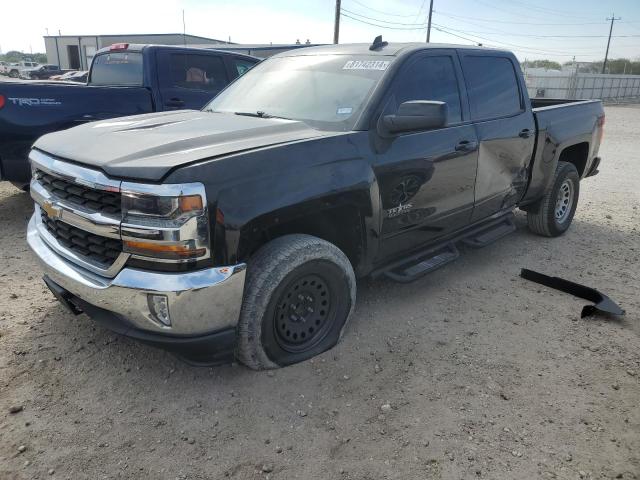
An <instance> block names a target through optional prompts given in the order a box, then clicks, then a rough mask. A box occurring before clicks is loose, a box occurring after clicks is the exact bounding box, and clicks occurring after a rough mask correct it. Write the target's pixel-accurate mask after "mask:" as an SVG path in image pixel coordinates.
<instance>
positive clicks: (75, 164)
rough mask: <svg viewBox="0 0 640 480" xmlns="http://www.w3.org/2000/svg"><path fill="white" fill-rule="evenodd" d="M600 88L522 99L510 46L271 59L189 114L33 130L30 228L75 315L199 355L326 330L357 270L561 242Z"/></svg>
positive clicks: (354, 50) (406, 274)
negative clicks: (521, 217)
mask: <svg viewBox="0 0 640 480" xmlns="http://www.w3.org/2000/svg"><path fill="white" fill-rule="evenodd" d="M603 124H604V113H603V107H602V104H601V102H600V101H593V100H590V101H563V100H544V101H542V102H540V103H538V102H537V101H535V100H534V101H533V102H532V101H530V100H529V98H528V96H527V90H526V88H525V83H524V80H523V77H522V75H521V72H520V68H519V65H518V62H517V60H516V58H515V57H514V56H513V54H511V53H510V52H506V51H501V50H492V49H487V48H474V47H462V46H454V45H437V44H387V43H385V42H382V40H381V39H380V38H378V39H376V41H375V42H374V43H373V44H371V45H338V46H327V47H312V48H307V49H304V51H301V50H298V51H295V52H287V53H282V54H279V55H276V56H274V57H272V58H270V59H268V60H265V61H264V62H262V63H261V64H259V65H258V66H256V67H255V68H253V69H252V70H251V71H249V72H248V73H247V74H245V75H243V76H242V77H240V78H239V79H238V80H237V81H235V82H234V83H232V84H231V85H230V86H229V87H228V88H227V89H225V90H224V91H223V92H221V93H220V94H219V95H218V96H217V97H216V98H215V99H214V100H212V101H211V102H210V103H209V104H208V105H207V106H206V107H205V108H204V109H203V110H201V111H193V110H192V111H179V112H164V113H157V114H149V115H140V116H131V117H125V118H120V119H116V120H110V121H103V122H95V123H90V124H87V125H83V126H79V127H76V128H73V129H69V130H66V131H63V132H57V133H53V134H50V135H46V136H44V137H43V138H41V139H39V140H38V141H37V142H36V144H35V146H34V149H33V150H32V151H31V154H30V158H31V162H32V166H33V179H32V181H31V194H32V196H33V198H34V200H35V202H36V209H35V213H34V215H33V217H32V219H31V221H30V223H29V228H28V242H29V244H30V246H31V248H32V249H33V250H34V251H35V253H36V255H37V257H38V258H39V259H40V260H41V263H42V265H43V267H44V270H45V282H46V283H47V285H48V286H49V287H50V289H51V290H52V292H54V294H55V295H56V296H57V298H58V299H59V300H60V301H61V302H62V303H63V304H64V305H66V306H67V307H69V308H70V309H71V311H73V312H75V313H79V312H84V313H86V314H88V315H89V316H90V317H92V318H94V319H95V320H97V321H99V322H101V323H103V324H104V325H105V326H106V327H108V328H110V329H113V330H116V331H118V332H121V333H123V334H125V335H129V336H131V337H134V338H137V339H139V340H141V341H144V342H147V343H151V344H155V345H158V346H163V347H165V348H168V349H171V350H173V351H175V352H177V353H179V354H180V355H182V356H184V357H186V358H189V359H190V360H191V361H194V362H217V361H223V360H225V359H229V358H230V356H231V355H232V354H233V353H234V352H235V356H236V358H238V359H239V360H240V361H241V362H243V363H244V364H245V365H247V366H249V367H251V368H255V369H263V368H275V367H279V366H284V365H289V364H292V363H295V362H299V361H302V360H304V359H307V358H310V357H312V356H314V355H316V354H318V353H320V352H323V351H325V350H327V349H329V348H331V347H332V346H333V345H335V344H336V342H337V341H338V339H339V338H340V336H341V335H342V332H343V331H344V329H345V325H346V324H347V320H348V318H349V316H350V315H351V312H352V311H353V309H354V306H355V300H356V278H359V277H365V276H374V277H376V276H386V277H388V278H391V279H394V280H397V281H400V282H408V281H412V280H415V279H417V278H419V277H420V276H422V275H424V274H426V273H428V272H430V271H432V270H434V269H435V268H437V267H439V266H442V265H444V264H446V263H448V262H450V261H452V260H454V259H455V258H456V257H457V256H458V249H457V245H459V244H460V243H461V242H462V243H464V244H466V245H469V246H471V247H482V246H484V245H487V244H489V243H491V242H493V241H495V240H497V239H498V238H500V237H502V236H504V235H506V234H508V233H510V232H512V231H514V229H515V225H514V221H513V211H514V209H516V208H520V209H523V210H525V211H526V212H527V218H528V223H529V228H530V229H531V230H532V231H533V232H534V233H537V234H539V235H544V236H549V237H555V236H559V235H561V234H562V233H564V232H565V231H566V230H567V229H568V228H569V226H570V224H571V222H572V219H573V216H574V212H575V210H576V207H577V204H578V192H579V189H580V181H581V180H582V179H584V178H585V177H588V176H590V175H594V174H595V173H597V168H598V164H599V162H600V159H599V157H598V148H599V145H600V141H601V138H602V132H603Z"/></svg>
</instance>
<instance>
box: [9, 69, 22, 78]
mask: <svg viewBox="0 0 640 480" xmlns="http://www.w3.org/2000/svg"><path fill="white" fill-rule="evenodd" d="M19 76H20V74H19V73H18V71H17V70H11V71H10V72H9V78H18V77H19Z"/></svg>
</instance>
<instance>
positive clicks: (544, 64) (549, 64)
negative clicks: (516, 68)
mask: <svg viewBox="0 0 640 480" xmlns="http://www.w3.org/2000/svg"><path fill="white" fill-rule="evenodd" d="M522 66H523V67H525V68H546V69H547V70H562V65H560V64H559V63H558V62H554V61H553V60H527V61H526V62H524V63H523V64H522Z"/></svg>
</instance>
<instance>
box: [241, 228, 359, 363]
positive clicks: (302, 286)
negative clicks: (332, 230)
mask: <svg viewBox="0 0 640 480" xmlns="http://www.w3.org/2000/svg"><path fill="white" fill-rule="evenodd" d="M294 302H295V303H294ZM355 303H356V281H355V274H354V272H353V268H352V266H351V263H349V260H348V259H347V257H346V255H345V254H344V253H342V251H341V250H340V249H338V248H337V247H336V246H335V245H333V244H331V243H329V242H326V241H324V240H321V239H319V238H317V237H313V236H310V235H297V234H296V235H286V236H283V237H279V238H276V239H275V240H272V241H271V242H269V243H267V244H266V245H264V246H263V247H262V248H260V250H258V251H257V252H256V254H255V255H254V256H253V257H252V258H251V259H250V260H249V262H248V266H247V278H246V282H245V288H244V298H243V302H242V310H241V312H240V321H239V322H238V331H237V334H238V345H237V349H236V357H237V358H238V360H239V361H240V362H242V363H243V364H244V365H246V366H247V367H249V368H251V369H254V370H264V369H273V368H279V367H283V366H286V365H291V364H294V363H298V362H302V361H304V360H307V359H309V358H311V357H314V356H316V355H318V354H320V353H322V352H324V351H326V350H328V349H330V348H332V347H333V346H334V345H335V344H336V343H337V342H338V341H339V340H340V338H341V336H342V333H343V332H344V328H345V326H346V324H347V321H348V319H349V317H350V316H351V313H352V312H353V309H354V306H355Z"/></svg>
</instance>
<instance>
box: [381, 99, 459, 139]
mask: <svg viewBox="0 0 640 480" xmlns="http://www.w3.org/2000/svg"><path fill="white" fill-rule="evenodd" d="M448 113H449V109H448V107H447V104H446V102H438V101H435V100H411V101H409V102H404V103H402V104H401V105H400V107H399V108H398V111H397V113H396V114H394V115H384V116H383V117H382V118H381V119H380V120H381V125H380V126H381V127H382V129H383V130H384V132H383V133H386V134H395V133H402V132H419V131H423V130H431V129H433V128H441V127H444V126H445V125H446V124H447V117H448Z"/></svg>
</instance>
